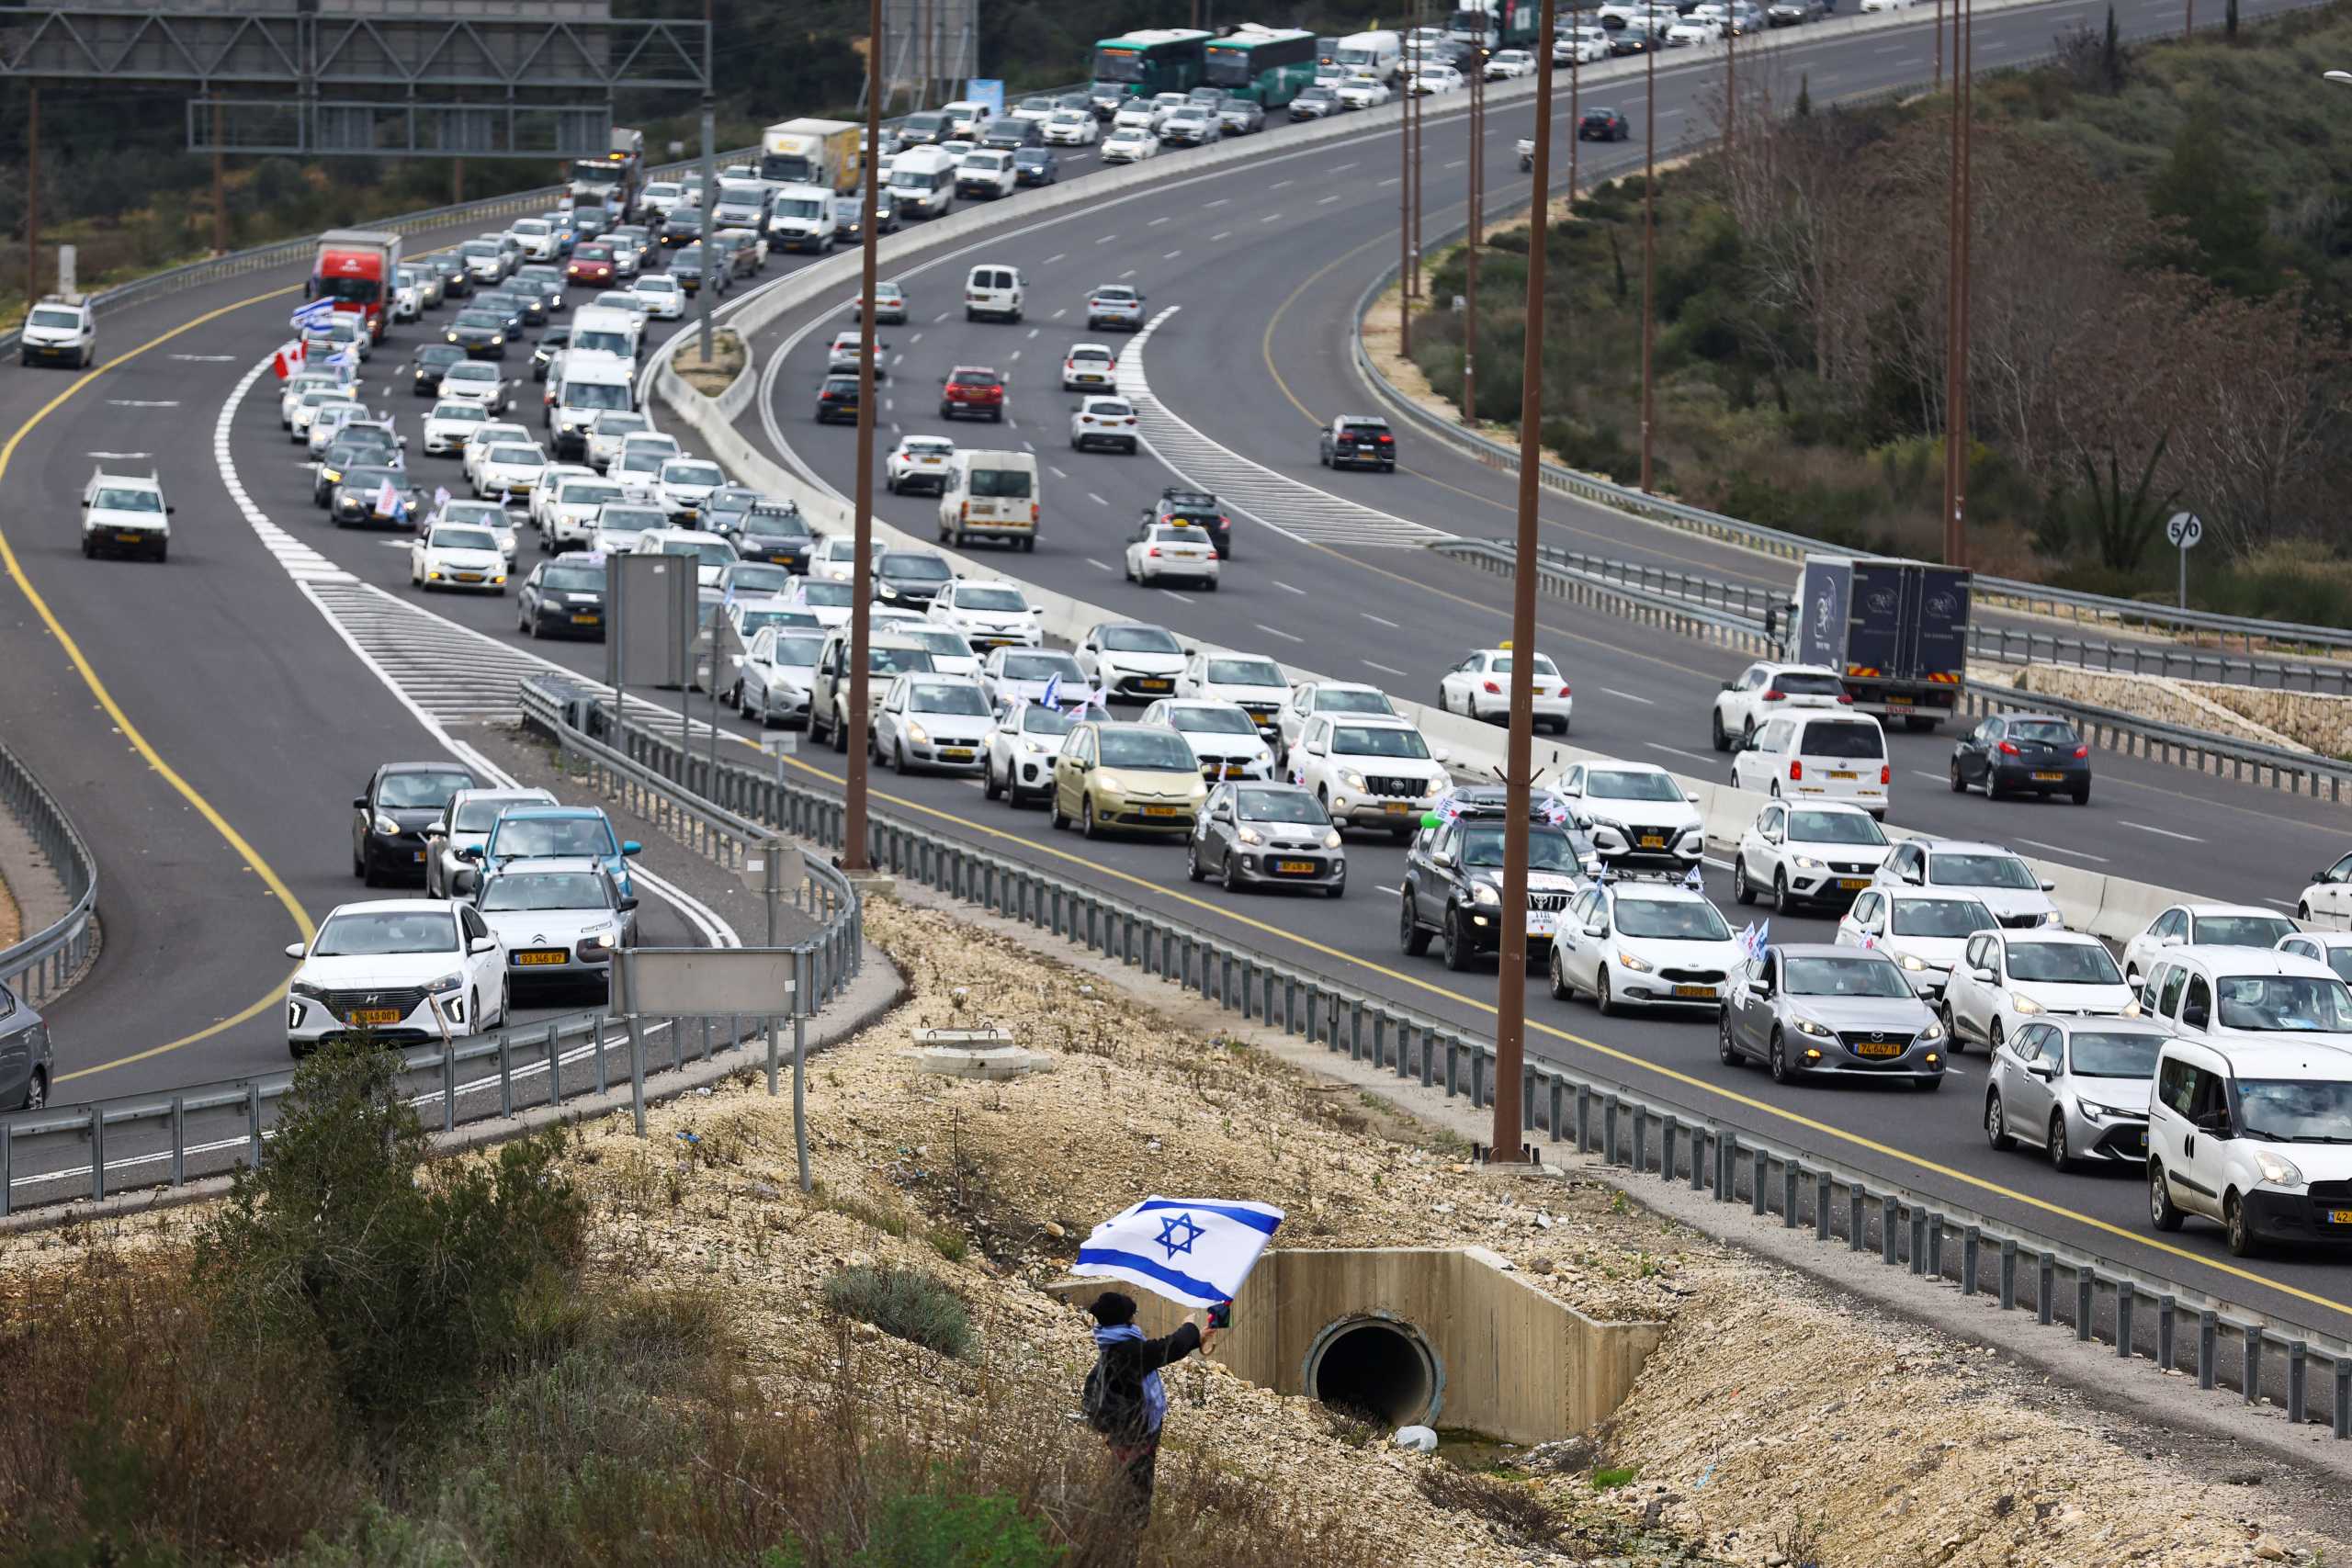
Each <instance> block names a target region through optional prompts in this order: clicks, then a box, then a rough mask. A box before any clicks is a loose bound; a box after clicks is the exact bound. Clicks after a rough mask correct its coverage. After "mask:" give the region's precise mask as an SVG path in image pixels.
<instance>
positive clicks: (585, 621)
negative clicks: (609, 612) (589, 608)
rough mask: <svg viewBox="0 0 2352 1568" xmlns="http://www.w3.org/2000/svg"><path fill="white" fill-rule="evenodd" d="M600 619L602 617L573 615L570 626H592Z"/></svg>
mask: <svg viewBox="0 0 2352 1568" xmlns="http://www.w3.org/2000/svg"><path fill="white" fill-rule="evenodd" d="M602 619H604V617H603V616H601V615H574V616H572V617H571V624H572V625H573V626H594V625H595V624H596V623H597V622H598V621H600V620H602Z"/></svg>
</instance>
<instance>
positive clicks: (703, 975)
mask: <svg viewBox="0 0 2352 1568" xmlns="http://www.w3.org/2000/svg"><path fill="white" fill-rule="evenodd" d="M618 957H619V960H620V963H619V968H620V974H619V976H617V980H616V985H615V987H614V1001H613V1005H614V1007H615V1008H616V1010H618V1011H621V1012H624V1013H635V1014H637V1015H638V1016H639V1017H641V1018H737V1017H751V1018H773V1017H778V1016H781V1015H783V1014H786V1013H789V1012H791V1011H792V1004H793V998H794V994H795V991H796V989H797V987H796V984H795V980H794V974H795V971H796V970H797V967H798V964H799V954H797V953H794V952H792V951H791V950H790V949H788V948H780V947H639V948H625V949H623V950H622V951H621V953H619V955H618Z"/></svg>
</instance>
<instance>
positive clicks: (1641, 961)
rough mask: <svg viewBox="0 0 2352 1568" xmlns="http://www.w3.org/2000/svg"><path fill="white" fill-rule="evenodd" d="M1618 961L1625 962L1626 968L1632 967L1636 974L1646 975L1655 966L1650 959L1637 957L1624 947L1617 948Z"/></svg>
mask: <svg viewBox="0 0 2352 1568" xmlns="http://www.w3.org/2000/svg"><path fill="white" fill-rule="evenodd" d="M1617 962H1618V963H1620V964H1623V965H1624V966H1625V967H1626V968H1628V969H1631V970H1632V971H1634V973H1635V974H1636V975H1646V974H1648V973H1649V972H1650V970H1651V969H1652V968H1653V967H1655V965H1653V964H1651V963H1650V961H1649V960H1648V959H1646V958H1637V957H1635V956H1634V954H1632V953H1628V952H1626V951H1625V950H1624V949H1623V948H1622V947H1621V948H1619V949H1618V950H1617Z"/></svg>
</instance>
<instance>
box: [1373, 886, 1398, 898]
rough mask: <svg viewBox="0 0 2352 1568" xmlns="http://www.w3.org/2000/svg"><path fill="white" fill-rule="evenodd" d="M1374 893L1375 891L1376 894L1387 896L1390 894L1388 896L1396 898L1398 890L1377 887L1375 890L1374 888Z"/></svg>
mask: <svg viewBox="0 0 2352 1568" xmlns="http://www.w3.org/2000/svg"><path fill="white" fill-rule="evenodd" d="M1373 891H1374V893H1385V894H1388V895H1389V896H1390V897H1397V889H1395V888H1394V887H1375V888H1374V889H1373Z"/></svg>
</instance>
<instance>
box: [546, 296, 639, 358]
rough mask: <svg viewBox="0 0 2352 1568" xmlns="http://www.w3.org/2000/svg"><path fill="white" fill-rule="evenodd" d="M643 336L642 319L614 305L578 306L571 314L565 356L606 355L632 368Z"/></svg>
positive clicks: (630, 311) (633, 312) (632, 311)
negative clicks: (627, 363)
mask: <svg viewBox="0 0 2352 1568" xmlns="http://www.w3.org/2000/svg"><path fill="white" fill-rule="evenodd" d="M644 333H645V318H644V317H643V316H640V315H639V314H638V313H637V312H636V311H635V310H622V309H620V308H619V307H618V306H615V305H582V307H580V309H579V310H574V311H573V312H572V313H571V338H570V339H568V340H567V341H566V343H565V345H564V352H565V353H567V354H609V355H612V356H613V357H614V358H616V359H625V360H628V361H629V362H630V363H631V364H634V363H635V362H636V360H637V345H638V343H639V339H640V338H642V336H643V335H644Z"/></svg>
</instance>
